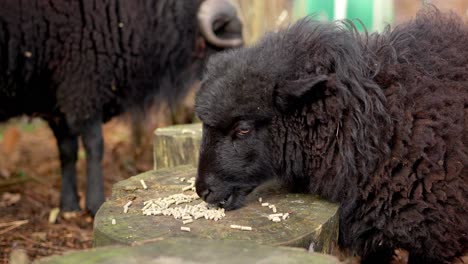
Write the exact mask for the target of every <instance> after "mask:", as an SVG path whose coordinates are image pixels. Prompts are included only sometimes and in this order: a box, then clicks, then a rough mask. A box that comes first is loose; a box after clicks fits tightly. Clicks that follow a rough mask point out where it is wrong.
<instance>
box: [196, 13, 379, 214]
mask: <svg viewBox="0 0 468 264" xmlns="http://www.w3.org/2000/svg"><path fill="white" fill-rule="evenodd" d="M360 48H361V47H360V46H359V44H358V42H357V41H356V39H355V36H354V35H353V32H352V31H345V30H342V29H341V28H337V27H334V26H333V25H322V24H314V23H312V22H310V21H302V22H299V23H298V24H296V25H294V26H292V27H291V28H290V29H287V30H285V31H282V32H279V33H277V34H272V35H270V36H267V37H266V38H264V39H263V40H262V41H260V42H259V43H258V44H257V45H255V46H253V47H249V48H244V49H238V50H231V51H228V52H225V53H223V54H219V55H216V56H214V57H213V58H212V59H210V61H209V63H208V65H207V70H206V75H205V79H204V80H203V84H202V87H201V89H200V91H199V93H198V95H197V98H196V103H195V104H196V106H195V109H196V112H197V115H198V116H199V118H200V119H201V120H202V122H203V138H202V144H201V148H200V159H199V164H198V176H197V181H196V188H197V192H198V194H199V195H200V197H202V198H203V199H204V200H206V201H207V202H209V203H215V204H218V205H220V206H224V207H225V208H226V209H235V208H238V207H240V206H242V202H243V200H244V198H245V196H246V195H247V194H248V193H250V192H251V191H252V190H253V189H254V188H256V187H257V186H259V185H260V184H261V183H263V182H265V181H267V180H269V179H270V178H272V177H277V176H278V177H280V178H281V179H282V180H283V182H284V183H286V184H287V185H289V187H292V188H293V189H294V190H300V191H311V190H314V189H315V188H318V187H321V186H323V184H324V183H325V182H329V181H328V180H327V181H320V179H321V178H323V177H327V176H325V175H331V176H330V177H334V175H342V176H343V175H344V176H346V175H347V174H349V173H352V170H353V169H355V167H356V166H355V164H354V162H355V161H354V159H353V158H354V154H355V152H359V150H356V149H353V148H352V147H348V146H345V143H344V142H347V143H346V144H348V145H350V144H352V143H350V142H352V141H353V137H356V138H357V137H359V139H360V140H367V139H365V138H371V137H372V136H373V135H371V134H372V132H371V130H372V129H377V128H376V127H375V126H376V125H375V124H371V123H372V122H374V121H373V119H372V118H373V117H372V115H373V114H374V113H370V112H371V111H374V110H375V107H379V108H380V109H381V108H382V106H381V102H379V100H380V99H381V98H382V97H379V95H378V96H375V97H372V98H371V96H369V94H370V93H377V92H378V90H379V87H378V86H376V85H375V83H374V82H373V81H372V80H371V78H369V77H368V76H366V74H367V71H366V70H365V66H366V65H365V59H363V58H362V57H360V56H361V50H360ZM364 116H367V117H364ZM352 123H356V124H357V125H350V124H352ZM374 123H377V122H374ZM359 125H361V126H362V125H365V126H366V127H365V128H362V129H361V130H359V131H346V129H352V128H353V127H358V126H359ZM368 128H370V129H369V130H368ZM344 133H345V135H343V134H344ZM374 134H377V133H374ZM354 140H355V139H354ZM340 144H342V145H340ZM370 145H372V144H369V145H366V146H363V147H368V146H370ZM359 147H361V146H358V148H359ZM369 164H372V165H373V164H374V163H371V162H370V163H369ZM314 177H316V179H313V178H314ZM316 180H317V181H316ZM343 182H344V181H343ZM312 185H314V186H312ZM328 189H330V190H332V192H333V194H331V195H330V196H333V195H335V193H338V194H339V191H336V190H333V188H332V187H328Z"/></svg>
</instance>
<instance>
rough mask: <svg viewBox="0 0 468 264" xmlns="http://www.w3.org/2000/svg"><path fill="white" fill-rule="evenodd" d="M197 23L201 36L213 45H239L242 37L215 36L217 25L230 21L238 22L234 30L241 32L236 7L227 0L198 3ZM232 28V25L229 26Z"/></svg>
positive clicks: (207, 0)
mask: <svg viewBox="0 0 468 264" xmlns="http://www.w3.org/2000/svg"><path fill="white" fill-rule="evenodd" d="M197 17H198V24H199V27H200V31H201V33H202V35H203V37H204V38H205V39H206V41H208V42H209V43H211V44H212V45H214V46H218V47H222V48H232V47H238V46H241V45H242V43H243V41H242V37H237V38H229V39H225V38H220V37H218V36H216V34H215V30H216V29H217V27H218V28H219V27H221V26H223V25H227V26H226V27H229V24H230V23H233V24H235V23H236V22H237V23H238V25H237V27H240V28H237V29H236V30H237V31H238V32H240V34H241V32H242V24H241V23H240V19H239V17H238V16H237V9H236V7H235V6H234V5H233V4H232V3H230V2H229V1H227V0H205V1H203V3H202V4H201V5H200V8H199V10H198V16H197ZM231 28H232V27H231Z"/></svg>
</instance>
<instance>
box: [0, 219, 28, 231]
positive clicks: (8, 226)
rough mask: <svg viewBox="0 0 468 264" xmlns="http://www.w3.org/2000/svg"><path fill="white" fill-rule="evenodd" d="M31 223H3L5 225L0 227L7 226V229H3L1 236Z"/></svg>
mask: <svg viewBox="0 0 468 264" xmlns="http://www.w3.org/2000/svg"><path fill="white" fill-rule="evenodd" d="M28 222H29V220H20V221H13V222H10V223H3V224H0V227H4V226H7V228H5V229H3V230H0V235H2V234H4V233H7V232H9V231H11V230H13V229H15V228H18V227H20V226H22V225H24V224H27V223H28Z"/></svg>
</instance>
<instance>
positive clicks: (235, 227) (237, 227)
mask: <svg viewBox="0 0 468 264" xmlns="http://www.w3.org/2000/svg"><path fill="white" fill-rule="evenodd" d="M231 228H232V229H240V228H241V226H240V225H231Z"/></svg>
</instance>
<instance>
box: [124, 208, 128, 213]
mask: <svg viewBox="0 0 468 264" xmlns="http://www.w3.org/2000/svg"><path fill="white" fill-rule="evenodd" d="M126 213H128V206H124V214H126Z"/></svg>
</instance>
